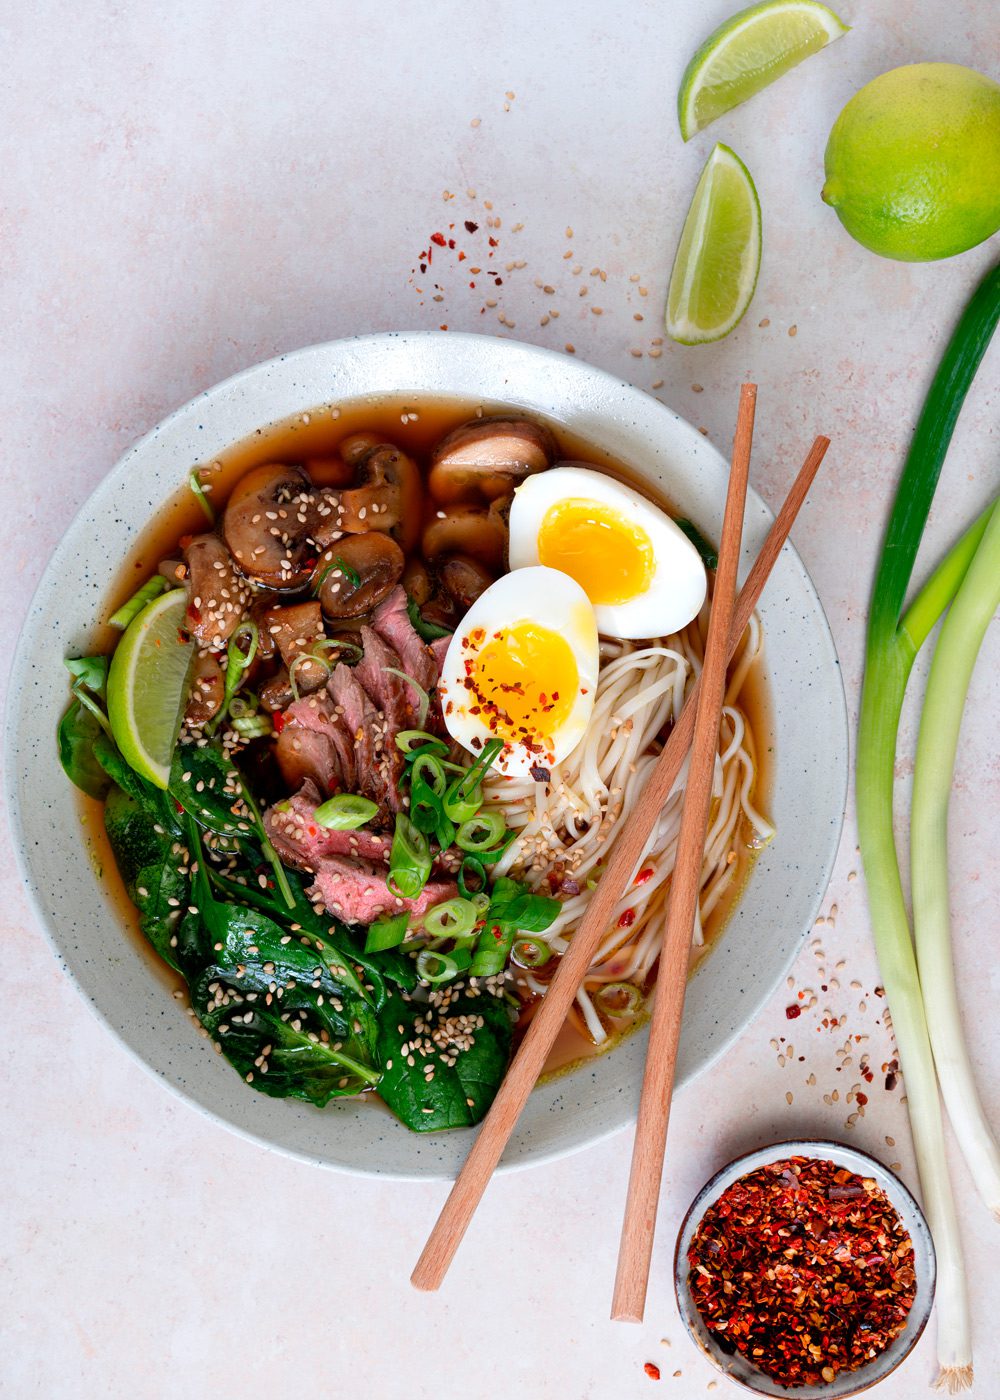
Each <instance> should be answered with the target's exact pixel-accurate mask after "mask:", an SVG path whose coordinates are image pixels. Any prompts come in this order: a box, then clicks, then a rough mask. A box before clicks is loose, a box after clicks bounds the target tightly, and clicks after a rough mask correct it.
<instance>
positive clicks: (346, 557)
mask: <svg viewBox="0 0 1000 1400" xmlns="http://www.w3.org/2000/svg"><path fill="white" fill-rule="evenodd" d="M405 563H406V558H405V555H404V554H403V551H402V550H401V549H400V547H399V545H398V544H397V543H396V541H395V540H394V539H393V538H392V537H391V536H390V535H383V534H382V533H381V532H380V531H375V530H370V531H369V532H368V533H367V534H364V535H345V536H344V537H343V539H341V540H338V541H337V543H336V544H334V545H332V546H331V547H330V548H329V549H327V550H324V552H323V554H322V556H321V558H320V561H319V564H318V566H317V575H316V577H317V578H318V579H320V580H321V582H320V584H319V601H320V603H321V604H322V606H323V611H324V613H325V614H326V616H327V617H329V618H335V619H337V620H340V619H344V618H352V617H362V616H363V615H364V614H365V613H369V612H371V610H372V609H373V608H374V607H376V606H377V605H378V604H379V603H381V602H382V600H383V598H386V597H388V595H389V593H390V592H391V591H392V589H393V588H394V587H395V586H396V584H397V583H398V582H399V580H400V579H401V578H402V576H403V567H404V565H405ZM344 565H346V566H347V567H346V569H345V568H344V567H342V566H344ZM349 570H353V573H354V574H355V575H356V576H357V579H358V582H357V583H354V582H353V580H352V578H351V576H350V573H349V572H348V571H349Z"/></svg>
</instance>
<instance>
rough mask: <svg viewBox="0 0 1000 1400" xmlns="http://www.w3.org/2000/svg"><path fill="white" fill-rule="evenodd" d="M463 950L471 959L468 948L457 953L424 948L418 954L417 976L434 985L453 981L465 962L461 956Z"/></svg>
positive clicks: (422, 980)
mask: <svg viewBox="0 0 1000 1400" xmlns="http://www.w3.org/2000/svg"><path fill="white" fill-rule="evenodd" d="M461 952H464V953H465V955H466V958H469V960H470V961H471V956H470V954H469V951H468V949H467V948H465V949H460V950H459V951H458V952H456V953H434V952H432V951H431V950H430V948H424V949H423V951H422V952H420V953H418V954H417V976H418V977H419V978H420V980H421V982H429V983H430V984H431V986H432V987H434V986H436V985H437V984H438V983H439V982H453V981H454V980H455V978H456V977H457V976H458V974H459V971H460V970H461V963H462V962H465V959H464V958H461V957H460V956H459V954H460V953H461ZM466 966H468V962H466Z"/></svg>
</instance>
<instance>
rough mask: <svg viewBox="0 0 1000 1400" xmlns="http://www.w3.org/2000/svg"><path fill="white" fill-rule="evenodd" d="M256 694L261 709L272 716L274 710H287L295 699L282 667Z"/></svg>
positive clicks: (285, 670) (284, 668)
mask: <svg viewBox="0 0 1000 1400" xmlns="http://www.w3.org/2000/svg"><path fill="white" fill-rule="evenodd" d="M318 688H319V687H317V689H318ZM257 693H258V695H259V696H260V706H261V709H262V710H266V711H267V712H268V714H271V715H273V714H274V713H275V711H276V710H284V709H287V708H288V706H289V705H290V704H291V703H292V701H293V700H294V699H295V692H294V691H293V690H292V683H291V681H290V680H289V678H288V669H287V667H285V666H282V667H281V669H280V670H278V671H275V673H274V675H273V676H272V677H271V678H270V680H266V681H265V682H264V684H263V685H262V686H261V688H260V690H259V691H258V692H257Z"/></svg>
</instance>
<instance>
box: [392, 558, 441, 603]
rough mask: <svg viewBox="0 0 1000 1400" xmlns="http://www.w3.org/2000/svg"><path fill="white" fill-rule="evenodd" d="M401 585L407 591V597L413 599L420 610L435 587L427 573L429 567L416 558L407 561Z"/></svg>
mask: <svg viewBox="0 0 1000 1400" xmlns="http://www.w3.org/2000/svg"><path fill="white" fill-rule="evenodd" d="M400 583H402V585H403V588H404V589H405V590H406V596H407V597H408V598H412V599H413V601H414V602H415V603H416V605H417V607H418V608H422V607H423V605H424V604H425V603H426V602H427V599H428V598H429V597H430V596H431V594H432V593H433V592H434V585H433V584H432V583H431V576H430V574H429V573H428V572H427V565H426V564H425V563H424V561H423V560H422V559H418V558H416V557H414V558H413V559H407V561H406V568H405V569H404V570H403V577H402V578H401V579H400Z"/></svg>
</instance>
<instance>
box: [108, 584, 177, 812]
mask: <svg viewBox="0 0 1000 1400" xmlns="http://www.w3.org/2000/svg"><path fill="white" fill-rule="evenodd" d="M186 612H187V591H186V590H185V589H183V588H175V589H173V590H172V591H171V592H170V593H164V594H163V595H162V597H159V598H156V599H154V601H153V602H152V603H149V604H148V605H147V606H146V607H145V608H143V610H142V612H141V613H139V614H138V616H137V617H135V618H133V620H132V621H131V622H130V623H129V625H128V627H127V628H126V630H125V633H124V635H123V636H122V639H121V641H120V642H119V643H118V647H117V650H116V651H115V654H114V656H113V657H112V658H111V666H110V669H109V671H108V718H109V719H110V721H111V732H112V734H113V735H114V739H115V743H116V744H117V745H118V747H119V748H120V749H121V751H122V755H123V757H124V758H125V759H126V760H127V761H128V763H130V764H131V766H132V767H133V768H134V769H135V770H136V772H137V773H141V774H142V776H143V777H144V778H148V779H149V781H150V782H151V783H155V784H156V786H157V787H159V788H166V786H167V782H168V780H169V777H170V759H171V757H172V755H173V752H174V746H175V744H176V743H177V735H178V732H179V730H180V727H181V717H182V715H183V713H184V704H185V701H186V700H187V696H188V690H189V688H190V678H191V666H192V663H193V662H194V658H195V646H194V643H193V642H192V641H191V640H190V639H189V637H188V633H187V629H186Z"/></svg>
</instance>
